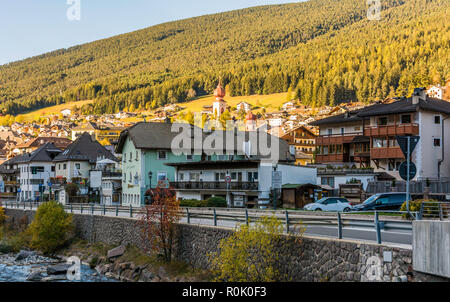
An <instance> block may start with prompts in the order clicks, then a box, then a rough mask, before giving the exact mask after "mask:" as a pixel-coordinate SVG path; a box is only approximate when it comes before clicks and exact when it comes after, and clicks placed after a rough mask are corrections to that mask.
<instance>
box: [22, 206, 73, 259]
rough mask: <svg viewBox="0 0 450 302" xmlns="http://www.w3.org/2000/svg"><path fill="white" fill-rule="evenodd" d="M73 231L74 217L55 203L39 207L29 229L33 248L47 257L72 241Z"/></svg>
mask: <svg viewBox="0 0 450 302" xmlns="http://www.w3.org/2000/svg"><path fill="white" fill-rule="evenodd" d="M72 230H73V225H72V215H71V214H68V213H66V212H65V211H64V208H63V206H62V205H60V204H58V203H57V202H55V201H50V202H47V203H44V204H42V205H41V206H39V208H38V210H37V212H36V216H35V218H34V220H33V222H32V223H31V225H30V226H29V228H28V231H29V233H30V235H31V245H32V247H33V248H36V249H39V250H41V251H42V252H43V253H44V254H47V255H48V254H52V253H54V252H55V251H57V250H58V249H59V248H61V247H62V246H63V245H64V244H65V243H66V242H67V241H68V239H70V237H71V233H72Z"/></svg>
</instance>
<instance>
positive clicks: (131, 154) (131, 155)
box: [130, 152, 133, 162]
mask: <svg viewBox="0 0 450 302" xmlns="http://www.w3.org/2000/svg"><path fill="white" fill-rule="evenodd" d="M132 161H133V153H132V152H130V162H132Z"/></svg>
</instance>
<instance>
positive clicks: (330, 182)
mask: <svg viewBox="0 0 450 302" xmlns="http://www.w3.org/2000/svg"><path fill="white" fill-rule="evenodd" d="M321 184H322V185H323V186H330V187H332V188H334V177H322V179H321Z"/></svg>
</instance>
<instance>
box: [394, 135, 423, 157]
mask: <svg viewBox="0 0 450 302" xmlns="http://www.w3.org/2000/svg"><path fill="white" fill-rule="evenodd" d="M408 137H410V140H411V142H410V146H409V155H412V154H413V152H414V149H416V146H417V144H418V143H419V140H420V136H397V142H398V145H399V146H400V148H401V149H402V151H403V154H404V155H405V158H407V157H408Z"/></svg>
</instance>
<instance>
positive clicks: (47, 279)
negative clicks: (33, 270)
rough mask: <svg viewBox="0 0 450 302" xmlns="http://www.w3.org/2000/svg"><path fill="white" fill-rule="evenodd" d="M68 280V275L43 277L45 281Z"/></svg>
mask: <svg viewBox="0 0 450 302" xmlns="http://www.w3.org/2000/svg"><path fill="white" fill-rule="evenodd" d="M64 280H67V278H66V275H53V276H48V277H45V278H42V281H43V282H53V281H64Z"/></svg>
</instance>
